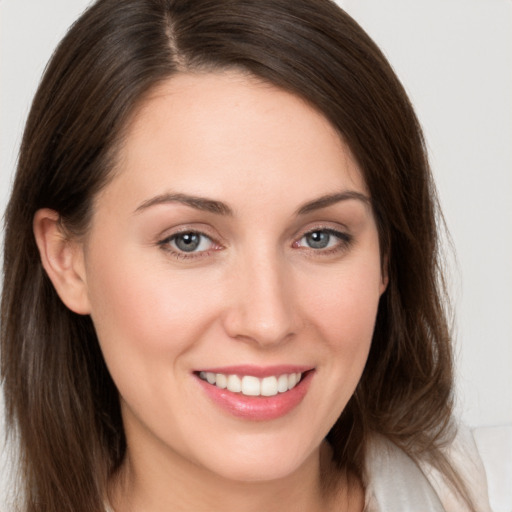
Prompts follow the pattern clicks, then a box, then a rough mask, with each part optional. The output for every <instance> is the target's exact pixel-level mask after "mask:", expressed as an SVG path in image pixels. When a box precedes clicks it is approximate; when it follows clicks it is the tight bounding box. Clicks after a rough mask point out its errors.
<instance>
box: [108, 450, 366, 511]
mask: <svg viewBox="0 0 512 512" xmlns="http://www.w3.org/2000/svg"><path fill="white" fill-rule="evenodd" d="M144 455H147V454H144ZM353 487H354V486H353V485H349V479H348V478H347V477H346V475H345V474H344V473H343V472H340V471H337V470H336V469H335V468H334V465H333V463H332V460H331V451H330V448H329V447H328V445H327V443H324V444H323V445H322V446H321V447H319V448H318V450H316V451H315V452H313V453H312V454H311V456H310V457H309V458H308V459H307V460H306V461H305V462H304V463H303V464H302V465H301V466H300V467H299V468H298V469H297V470H296V471H295V472H293V473H292V474H290V475H287V476H286V477H284V478H280V479H277V480H271V481H258V482H246V481H236V480H235V481H234V480H228V479H226V478H223V477H222V476H219V475H217V474H213V473H212V472H210V471H208V470H207V469H205V468H202V467H199V466H197V465H195V464H193V463H191V462H190V461H188V460H183V459H180V457H179V456H177V457H173V458H172V460H169V457H163V456H162V454H161V453H160V454H157V453H154V454H152V456H151V457H147V456H145V457H140V456H137V454H134V453H130V451H128V454H127V457H126V460H125V463H124V465H123V467H122V468H121V470H120V471H119V474H118V476H117V478H116V480H115V481H114V482H112V493H111V494H112V505H113V509H114V510H115V511H116V512H120V511H123V512H140V511H144V512H163V511H168V510H179V511H183V512H186V511H197V510H222V511H223V512H235V511H236V512H260V511H261V510H265V511H268V512H274V511H275V512H278V511H279V512H282V511H283V510H294V511H295V510H296V511H308V512H316V511H318V512H320V511H326V510H331V509H336V510H345V509H346V510H349V507H348V506H347V505H348V504H349V502H350V503H353V504H355V501H357V499H356V500H355V501H354V489H353ZM213 504H215V508H214V509H213V508H212V505H213ZM335 507H336V508H335ZM361 509H362V507H360V508H358V505H356V507H355V508H354V510H361ZM350 510H352V508H350Z"/></svg>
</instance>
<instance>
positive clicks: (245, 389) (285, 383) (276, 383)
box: [199, 372, 302, 396]
mask: <svg viewBox="0 0 512 512" xmlns="http://www.w3.org/2000/svg"><path fill="white" fill-rule="evenodd" d="M301 377H302V374H301V373H286V374H283V375H275V376H274V375H273V376H271V377H265V378H263V379H259V378H258V377H253V376H252V375H244V376H243V377H242V378H240V377H239V376H238V375H224V374H223V373H212V372H200V373H199V378H200V379H202V380H205V381H206V382H208V383H209V384H212V385H214V386H217V387H218V388H220V389H228V391H231V392H232V393H242V395H246V396H275V395H277V394H278V393H285V392H286V391H289V390H290V389H293V388H294V387H295V386H296V385H297V384H298V383H299V382H300V379H301Z"/></svg>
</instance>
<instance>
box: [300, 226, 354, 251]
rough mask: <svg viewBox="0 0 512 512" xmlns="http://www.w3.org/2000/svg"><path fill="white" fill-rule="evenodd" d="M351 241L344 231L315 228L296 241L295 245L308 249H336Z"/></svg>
mask: <svg viewBox="0 0 512 512" xmlns="http://www.w3.org/2000/svg"><path fill="white" fill-rule="evenodd" d="M350 241H351V237H350V236H349V235H347V234H346V233H341V232H339V231H336V230H334V229H315V230H313V231H309V232H308V233H306V234H305V235H303V236H302V238H301V239H300V240H299V241H298V242H296V247H306V248H309V249H316V250H318V249H320V250H321V249H336V248H340V247H343V246H346V245H348V244H349V242H350Z"/></svg>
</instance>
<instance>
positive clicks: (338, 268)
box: [34, 72, 387, 512]
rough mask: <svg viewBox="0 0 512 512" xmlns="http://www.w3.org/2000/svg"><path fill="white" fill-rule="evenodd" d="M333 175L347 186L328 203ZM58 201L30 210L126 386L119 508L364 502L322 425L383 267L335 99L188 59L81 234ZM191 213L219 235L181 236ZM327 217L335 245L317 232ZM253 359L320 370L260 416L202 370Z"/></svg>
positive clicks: (357, 365) (349, 386)
mask: <svg viewBox="0 0 512 512" xmlns="http://www.w3.org/2000/svg"><path fill="white" fill-rule="evenodd" d="M333 193H343V194H345V195H344V196H340V197H338V198H337V199H336V200H335V199H332V200H331V201H330V202H327V203H329V204H318V201H317V200H318V199H319V198H323V197H325V196H328V195H332V194H333ZM346 193H349V196H348V197H347V196H346ZM169 194H174V196H173V197H172V198H171V197H169ZM176 194H181V195H187V196H194V197H196V198H197V197H199V198H208V199H211V200H214V201H216V202H222V206H221V207H219V208H220V210H223V209H224V210H225V211H221V212H219V211H217V212H214V211H206V210H203V209H198V208H196V207H195V206H194V205H190V204H184V203H183V201H181V199H183V196H181V195H180V196H179V197H178V199H180V200H179V201H177V200H176V199H177V198H176V196H175V195H176ZM350 194H352V196H355V197H352V196H350ZM171 199H173V200H171ZM315 201H317V202H316V203H315V204H314V205H313V206H310V207H309V209H308V208H304V205H306V204H308V203H312V202H313V203H314V202H315ZM196 206H197V204H196ZM218 206H219V205H217V207H218ZM219 208H217V209H219ZM301 209H302V210H303V211H302V212H300V213H298V212H299V211H300V210H301ZM57 220H58V215H57V214H56V213H55V212H52V211H51V210H40V211H39V212H38V213H37V214H36V217H35V220H34V231H35V234H36V239H37V241H38V244H39V248H40V251H41V256H42V260H43V264H44V266H45V269H46V270H47V272H48V275H49V276H50V278H51V279H52V281H53V282H54V285H55V287H56V289H57V291H58V293H59V295H60V296H61V298H62V300H63V301H64V302H65V303H66V305H67V306H68V307H70V308H71V309H72V310H73V311H75V312H77V313H80V314H90V315H91V317H92V319H93V322H94V325H95V327H96V330H97V333H98V338H99V341H100V345H101V348H102V351H103V353H104V357H105V360H106V362H107V365H108V367H109V370H110V372H111V374H112V377H113V379H114V381H115V383H116V385H117V387H118V389H119V393H120V399H121V408H122V414H123V421H124V425H125V430H126V437H127V443H128V454H127V458H126V462H125V464H124V466H123V467H122V469H121V471H120V473H119V476H118V478H117V479H116V480H115V481H114V482H113V484H112V497H111V499H112V502H113V505H114V508H115V509H116V510H117V511H118V512H121V511H142V510H144V511H145V512H156V511H164V510H171V509H172V510H180V511H181V510H183V511H186V510H194V511H197V510H214V509H213V508H212V504H215V505H214V506H215V510H223V511H230V510H233V511H234V510H236V511H238V512H239V511H252V510H254V511H256V510H258V511H261V510H268V511H273V510H276V511H277V510H279V511H282V510H308V511H315V510H330V509H332V510H362V508H363V491H362V486H361V483H360V482H358V481H357V480H355V479H353V478H352V477H351V476H350V475H346V474H344V473H343V472H338V470H335V469H334V467H333V465H332V463H331V460H330V458H331V457H330V452H329V448H328V446H327V445H326V443H325V442H324V441H323V440H324V438H325V436H326V434H327V433H328V431H329V429H330V428H331V427H332V425H333V424H334V423H335V421H336V419H337V418H338V417H339V415H340V413H341V412H342V411H343V409H344V407H345V405H346V404H347V402H348V400H349V398H350V396H351V395H352V394H353V392H354V389H355V387H356V385H357V382H358V381H359V379H360V376H361V373H362V371H363V368H364V365H365V362H366V359H367V355H368V351H369V348H370V343H371V338H372V333H373V328H374V322H375V316H376V312H377V307H378V302H379V298H380V296H381V294H382V293H383V291H384V289H385V287H386V282H387V278H386V276H385V275H383V273H382V265H381V255H380V251H379V243H378V233H377V228H376V224H375V220H374V217H373V214H372V209H371V206H370V201H369V198H368V192H367V190H366V186H365V183H364V180H363V178H362V175H361V172H360V170H359V168H358V166H357V164H356V162H355V161H354V159H353V158H352V155H351V153H350V151H349V149H348V148H347V146H346V145H345V144H344V143H343V141H342V140H341V138H340V137H339V136H338V134H337V133H336V131H335V130H334V129H333V127H332V126H331V125H330V124H329V122H328V121H327V120H326V119H325V118H324V117H323V116H322V115H320V114H319V113H318V112H317V111H315V110H314V109H312V108H311V107H310V106H308V105H307V104H306V103H304V102H303V101H302V100H301V99H299V98H298V97H296V96H294V95H291V94H289V93H287V92H284V91H282V90H280V89H277V88H275V87H273V86H271V85H268V84H264V83H261V82H260V81H258V80H256V79H255V78H252V77H250V76H246V75H242V74H238V73H233V72H229V73H227V72H226V73H208V74H206V73H205V74H181V75H178V76H176V77H173V78H172V79H171V80H169V81H168V82H166V83H164V84H162V85H160V86H159V87H158V88H157V89H156V90H154V91H153V92H152V94H151V95H150V96H149V97H148V98H147V99H146V100H145V101H144V103H143V105H142V106H141V108H140V109H139V110H138V111H137V114H136V115H135V117H134V119H133V120H132V122H131V124H130V126H129V127H128V129H127V133H126V138H125V140H124V143H123V146H122V148H121V150H120V155H119V161H118V165H117V168H116V173H115V177H114V179H113V180H112V181H111V182H110V183H109V184H108V185H107V186H106V187H105V188H104V189H103V191H102V192H100V194H99V195H98V197H97V198H96V201H95V205H94V215H93V219H92V224H91V226H90V229H89V231H88V233H87V235H86V236H85V238H84V239H82V240H75V241H73V240H71V241H70V240H68V239H67V238H66V237H64V236H63V234H62V233H61V232H60V230H59V225H58V222H57ZM180 230H181V231H183V230H185V231H186V232H190V231H194V232H199V233H203V234H204V235H205V236H204V237H202V238H201V245H200V246H199V247H198V249H197V251H196V252H194V253H183V251H181V252H180V250H179V247H178V246H177V245H176V242H177V239H176V238H172V237H173V236H174V235H176V233H177V232H179V231H180ZM315 230H316V232H317V233H318V232H320V233H321V234H323V236H324V237H327V239H328V246H327V247H326V248H314V247H311V246H310V241H311V237H306V236H305V235H306V233H308V232H311V231H315ZM326 230H327V231H326ZM328 230H331V231H328ZM333 232H339V233H340V234H339V235H334V234H333ZM239 364H253V365H258V366H270V365H277V364H298V365H308V366H310V367H312V368H314V374H313V378H312V379H311V383H310V387H309V389H308V392H307V394H306V396H305V397H304V399H303V401H302V402H301V403H300V404H299V405H298V406H297V407H296V408H295V409H293V410H292V411H291V412H290V413H288V414H286V415H285V416H283V417H280V418H277V419H273V420H269V421H250V420H247V419H242V418H237V417H235V416H233V415H231V414H229V413H228V412H226V411H225V410H223V409H221V408H219V406H218V405H216V404H214V403H213V402H212V401H211V399H210V398H209V397H208V396H207V395H206V393H204V390H203V389H202V386H201V385H200V384H199V383H198V379H197V377H196V376H195V375H194V373H193V372H194V371H196V370H198V369H201V368H208V367H222V366H228V365H239ZM328 481H332V482H334V484H333V485H326V482H328ZM340 506H341V507H342V508H340Z"/></svg>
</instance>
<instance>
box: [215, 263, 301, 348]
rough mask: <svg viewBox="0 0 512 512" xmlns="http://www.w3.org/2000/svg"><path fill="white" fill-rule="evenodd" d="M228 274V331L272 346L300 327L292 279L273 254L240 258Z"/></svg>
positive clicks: (239, 338) (226, 313) (225, 318)
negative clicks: (229, 274) (229, 275)
mask: <svg viewBox="0 0 512 512" xmlns="http://www.w3.org/2000/svg"><path fill="white" fill-rule="evenodd" d="M232 270H235V271H234V272H233V273H232V274H231V277H230V278H229V283H230V284H229V286H228V290H227V297H228V299H227V304H228V307H227V308H226V311H225V315H224V328H225V330H226V332H227V333H228V335H229V336H230V337H232V338H236V339H238V340H241V341H246V342H251V343H256V344H258V345H261V346H268V347H271V346H275V345H277V344H280V343H283V342H284V341H286V340H288V339H290V338H291V337H293V336H294V335H295V334H296V333H297V330H298V328H299V321H298V313H297V309H296V307H295V300H296V297H295V296H296V294H295V293H294V290H293V288H294V286H293V279H292V276H291V275H290V274H291V272H290V270H289V269H288V268H287V266H286V264H285V263H283V262H281V261H280V260H279V259H278V258H276V257H271V256H270V255H268V254H261V255H260V256H259V257H258V256H257V255H253V256H252V257H246V258H241V261H240V263H239V264H238V265H237V267H236V269H232Z"/></svg>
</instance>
